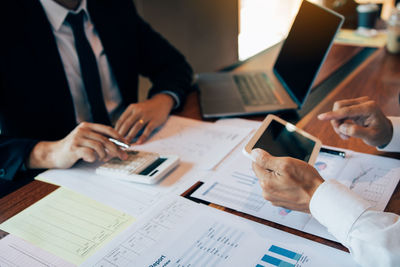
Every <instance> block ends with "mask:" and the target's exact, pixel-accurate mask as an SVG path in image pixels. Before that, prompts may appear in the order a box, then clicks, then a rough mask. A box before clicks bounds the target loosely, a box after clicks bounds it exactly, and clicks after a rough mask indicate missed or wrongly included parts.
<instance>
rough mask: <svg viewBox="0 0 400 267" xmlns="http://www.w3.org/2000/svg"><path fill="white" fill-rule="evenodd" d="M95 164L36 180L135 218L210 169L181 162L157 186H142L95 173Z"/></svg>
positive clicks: (44, 174)
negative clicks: (195, 167)
mask: <svg viewBox="0 0 400 267" xmlns="http://www.w3.org/2000/svg"><path fill="white" fill-rule="evenodd" d="M95 167H96V166H95V165H92V164H86V163H81V164H78V165H77V166H75V167H73V168H71V169H68V170H48V171H46V172H43V173H41V174H40V175H39V176H38V177H36V178H35V179H37V180H41V181H44V182H48V183H52V184H56V185H59V186H63V187H66V188H69V189H70V190H73V191H75V192H78V193H80V194H82V195H85V196H88V197H90V198H93V199H95V200H97V201H99V202H101V203H103V204H106V205H108V206H110V207H113V208H115V209H118V210H121V211H124V212H126V213H128V214H130V215H132V216H134V217H139V216H141V215H142V214H143V213H144V212H146V211H147V210H149V209H150V208H152V207H153V206H154V205H156V204H157V203H158V202H159V201H160V199H161V197H162V196H164V195H165V194H168V193H172V192H173V193H175V194H181V193H183V192H184V191H186V189H188V188H189V187H190V186H192V185H193V184H194V183H195V182H197V181H199V180H203V177H204V176H206V175H207V173H208V172H207V171H199V170H193V169H192V165H191V164H187V163H183V162H182V163H181V164H180V165H179V167H178V168H177V169H175V170H174V171H173V172H172V173H170V174H169V175H168V177H166V178H165V179H163V180H162V181H161V182H160V183H158V184H155V185H143V184H138V183H129V182H125V181H118V180H116V179H110V178H108V177H105V176H101V175H97V174H96V173H95Z"/></svg>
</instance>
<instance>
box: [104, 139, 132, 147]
mask: <svg viewBox="0 0 400 267" xmlns="http://www.w3.org/2000/svg"><path fill="white" fill-rule="evenodd" d="M108 140H110V141H111V142H113V143H114V144H116V145H117V146H119V147H122V148H125V149H128V148H129V145H128V144H125V143H123V142H121V141H118V140H116V139H114V138H108Z"/></svg>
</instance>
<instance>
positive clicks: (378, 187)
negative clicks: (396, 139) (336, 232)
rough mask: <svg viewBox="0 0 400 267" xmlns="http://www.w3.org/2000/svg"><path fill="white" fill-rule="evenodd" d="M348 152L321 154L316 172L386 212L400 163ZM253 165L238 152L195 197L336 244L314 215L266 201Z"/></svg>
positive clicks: (399, 170)
mask: <svg viewBox="0 0 400 267" xmlns="http://www.w3.org/2000/svg"><path fill="white" fill-rule="evenodd" d="M345 152H346V158H342V157H340V156H337V155H332V154H328V153H320V154H319V156H318V158H317V161H316V163H315V167H316V169H317V170H318V171H319V172H320V174H321V176H322V177H323V178H324V179H332V178H335V179H337V180H338V181H339V182H341V183H343V184H344V185H346V186H348V187H349V188H350V189H351V190H353V191H354V192H356V193H357V194H359V195H360V196H361V197H363V198H364V199H366V200H367V201H369V202H371V203H372V205H373V206H374V209H375V210H379V211H383V210H384V208H385V207H386V205H387V203H388V201H389V199H390V197H391V195H392V194H393V191H394V189H395V188H396V185H397V183H398V182H399V179H400V176H399V175H398V173H400V161H399V160H395V159H390V158H385V157H379V156H373V155H368V154H362V153H357V152H354V151H350V150H346V151H345ZM251 164H252V162H251V160H250V159H248V158H247V157H245V156H244V155H242V153H241V151H240V149H238V150H237V151H235V153H234V154H233V155H232V157H231V158H230V159H229V160H227V162H226V163H225V164H224V165H223V166H221V168H220V169H219V170H218V171H217V172H216V173H215V174H214V175H213V176H212V177H211V178H210V179H207V180H205V183H204V184H203V185H202V186H201V187H200V188H199V189H197V190H196V191H195V192H194V193H193V194H192V197H195V198H198V199H202V200H205V201H208V202H211V203H215V204H218V205H221V206H225V207H228V208H231V209H234V210H237V211H241V212H244V213H247V214H250V215H253V216H256V217H259V218H262V219H266V220H269V221H273V222H276V223H279V224H282V225H286V226H289V227H292V228H295V229H298V230H301V231H304V232H307V233H311V234H314V235H318V236H321V237H324V238H327V239H330V240H335V241H336V239H335V238H334V237H333V236H332V235H330V234H329V233H328V231H327V230H326V228H325V227H324V226H322V225H321V224H319V223H318V222H317V221H316V220H315V219H314V218H313V217H312V216H311V215H310V214H307V213H302V212H297V211H292V210H289V209H285V208H281V207H275V206H273V205H272V204H271V203H270V202H269V201H266V200H265V199H264V198H263V196H262V190H261V187H260V185H259V183H258V178H257V177H256V176H255V175H254V172H253V170H252V168H251Z"/></svg>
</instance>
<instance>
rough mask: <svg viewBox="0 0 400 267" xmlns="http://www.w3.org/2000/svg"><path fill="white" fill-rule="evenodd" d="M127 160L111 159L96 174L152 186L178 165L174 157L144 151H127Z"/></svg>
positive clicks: (177, 159) (176, 158)
mask: <svg viewBox="0 0 400 267" xmlns="http://www.w3.org/2000/svg"><path fill="white" fill-rule="evenodd" d="M127 153H128V159H127V160H120V159H119V158H114V159H111V160H110V161H108V162H106V163H104V164H102V165H101V166H99V167H98V168H97V169H96V173H97V174H100V175H104V176H108V177H111V178H116V179H120V180H125V181H130V182H139V183H146V184H153V183H156V182H157V181H159V180H160V179H161V178H163V177H164V176H165V175H166V174H167V173H168V172H169V171H171V170H172V169H173V168H175V167H176V166H177V165H178V164H179V158H178V157H177V156H175V155H168V156H160V155H159V154H158V153H154V152H146V151H137V150H135V151H127Z"/></svg>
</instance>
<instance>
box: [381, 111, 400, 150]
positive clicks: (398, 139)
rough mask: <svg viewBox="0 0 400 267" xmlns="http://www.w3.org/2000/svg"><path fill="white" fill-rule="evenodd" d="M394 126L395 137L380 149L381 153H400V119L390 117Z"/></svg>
mask: <svg viewBox="0 0 400 267" xmlns="http://www.w3.org/2000/svg"><path fill="white" fill-rule="evenodd" d="M388 119H389V120H390V121H391V122H392V125H393V136H392V140H390V142H389V144H387V145H386V146H384V147H378V150H379V151H386V152H400V117H388Z"/></svg>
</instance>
